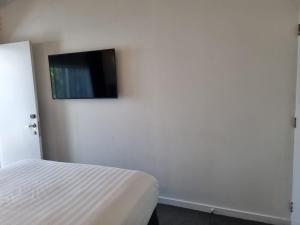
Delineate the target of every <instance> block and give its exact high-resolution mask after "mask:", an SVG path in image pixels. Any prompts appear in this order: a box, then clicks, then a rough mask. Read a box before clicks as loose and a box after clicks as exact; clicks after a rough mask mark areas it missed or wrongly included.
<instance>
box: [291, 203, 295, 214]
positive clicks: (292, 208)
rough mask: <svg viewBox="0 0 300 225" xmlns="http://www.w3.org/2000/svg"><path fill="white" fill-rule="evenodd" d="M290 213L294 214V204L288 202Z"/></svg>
mask: <svg viewBox="0 0 300 225" xmlns="http://www.w3.org/2000/svg"><path fill="white" fill-rule="evenodd" d="M290 212H291V213H293V212H294V202H290Z"/></svg>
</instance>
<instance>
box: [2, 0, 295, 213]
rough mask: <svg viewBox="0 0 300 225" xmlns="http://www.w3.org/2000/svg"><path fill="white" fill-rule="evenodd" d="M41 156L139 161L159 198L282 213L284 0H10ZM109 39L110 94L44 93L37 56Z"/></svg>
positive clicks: (286, 70)
mask: <svg viewBox="0 0 300 225" xmlns="http://www.w3.org/2000/svg"><path fill="white" fill-rule="evenodd" d="M0 14H1V18H2V22H1V29H2V41H3V42H13V41H19V40H25V39H30V40H32V41H33V48H34V54H35V62H36V72H37V76H38V77H37V81H38V92H39V104H40V108H41V109H40V111H41V116H42V126H43V135H44V137H43V138H44V148H45V153H46V156H47V158H48V159H54V160H67V161H74V162H81V163H94V164H102V165H110V166H118V167H124V168H131V169H140V170H144V171H147V172H149V173H151V174H153V175H155V176H156V177H157V178H158V179H159V181H160V185H161V195H162V196H165V197H171V198H175V199H182V200H186V201H193V202H196V203H204V204H212V205H216V206H220V207H227V208H232V209H238V210H244V211H247V212H248V211H249V212H255V213H261V214H266V215H270V216H276V217H283V218H288V217H289V212H288V203H289V200H290V198H291V171H292V153H293V151H292V146H293V129H292V126H291V120H292V117H293V113H294V95H295V86H296V84H295V83H296V82H295V81H296V53H297V37H296V27H297V23H298V19H297V16H298V10H297V7H296V4H295V1H294V0H226V1H223V0H187V1H182V0H148V1H146V0H143V1H141V0H113V1H112V0H85V1H81V0H14V1H11V2H10V3H8V4H6V5H4V6H2V8H1V10H0ZM110 47H114V48H116V49H117V54H118V55H117V57H118V64H119V65H118V72H119V83H120V98H119V99H117V100H70V101H54V100H52V99H51V90H50V80H49V72H48V64H47V63H48V61H47V55H48V54H53V53H62V52H72V51H81V50H91V49H103V48H110Z"/></svg>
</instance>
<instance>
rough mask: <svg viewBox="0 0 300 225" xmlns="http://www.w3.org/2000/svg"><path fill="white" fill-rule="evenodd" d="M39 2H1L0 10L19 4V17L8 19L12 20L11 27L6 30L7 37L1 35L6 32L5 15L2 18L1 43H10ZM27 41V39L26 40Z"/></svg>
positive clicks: (1, 0)
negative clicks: (35, 4)
mask: <svg viewBox="0 0 300 225" xmlns="http://www.w3.org/2000/svg"><path fill="white" fill-rule="evenodd" d="M35 2H37V0H25V1H24V0H19V1H18V0H0V10H1V9H2V8H5V7H9V6H10V5H13V4H14V3H18V5H17V8H16V11H15V12H17V15H16V16H14V15H11V17H9V18H8V19H9V20H10V25H9V27H7V29H6V30H5V35H1V34H2V31H3V30H4V18H6V17H4V15H1V16H0V36H1V39H0V40H1V41H4V42H10V41H11V40H10V39H11V37H12V35H13V34H14V33H15V31H16V30H17V28H18V27H19V25H20V24H21V23H22V21H23V19H24V18H25V17H26V16H27V14H29V13H30V9H31V8H32V6H33V5H34V3H35ZM25 39H26V38H25ZM14 41H24V38H23V39H20V40H14Z"/></svg>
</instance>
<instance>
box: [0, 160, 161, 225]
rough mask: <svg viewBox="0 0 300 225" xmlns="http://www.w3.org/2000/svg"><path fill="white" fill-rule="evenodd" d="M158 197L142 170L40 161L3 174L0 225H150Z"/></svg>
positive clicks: (0, 172) (0, 173) (153, 183)
mask: <svg viewBox="0 0 300 225" xmlns="http://www.w3.org/2000/svg"><path fill="white" fill-rule="evenodd" d="M157 197H158V185H157V181H156V179H155V178H153V177H152V176H150V175H148V174H145V173H142V172H138V171H130V170H123V169H117V168H110V167H102V166H92V165H82V164H71V163H59V162H51V161H42V160H25V161H22V162H19V163H17V164H15V165H13V166H10V167H7V168H4V169H1V170H0V224H1V225H146V224H147V222H148V220H149V218H150V216H151V213H152V211H153V210H154V208H155V206H156V203H157Z"/></svg>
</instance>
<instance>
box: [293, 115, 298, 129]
mask: <svg viewBox="0 0 300 225" xmlns="http://www.w3.org/2000/svg"><path fill="white" fill-rule="evenodd" d="M293 126H294V128H297V117H294V121H293Z"/></svg>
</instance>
